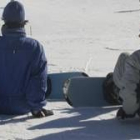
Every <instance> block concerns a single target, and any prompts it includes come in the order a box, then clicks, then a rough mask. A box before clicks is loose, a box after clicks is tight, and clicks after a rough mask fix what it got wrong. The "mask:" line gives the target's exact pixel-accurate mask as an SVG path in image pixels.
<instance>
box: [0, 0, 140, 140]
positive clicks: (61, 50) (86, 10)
mask: <svg viewBox="0 0 140 140" xmlns="http://www.w3.org/2000/svg"><path fill="white" fill-rule="evenodd" d="M8 1H9V0H0V16H1V14H2V10H3V7H4V6H5V5H6V3H7V2H8ZM19 1H20V2H22V3H23V4H24V5H25V9H26V18H27V19H29V21H30V22H29V24H27V26H26V32H27V35H28V36H30V37H32V38H35V39H37V40H39V41H40V42H41V43H42V45H43V46H44V49H45V53H46V56H47V59H48V64H49V73H53V72H69V71H85V72H87V73H88V74H89V75H90V76H105V75H106V74H107V73H108V72H110V71H113V68H114V65H115V63H116V61H117V58H118V55H119V54H120V53H121V52H124V51H127V52H129V53H132V52H133V51H135V50H137V49H139V48H140V39H139V38H138V35H139V33H140V32H139V29H140V3H139V1H138V0H19ZM0 25H2V21H1V22H0ZM46 107H47V108H49V109H53V110H54V113H55V115H54V116H50V117H46V118H43V119H32V117H31V114H28V115H24V116H5V115H0V139H1V140H27V139H35V140H66V139H67V140H77V139H80V140H132V139H133V140H134V139H140V120H139V118H138V117H137V118H135V119H134V120H125V121H119V120H116V118H115V114H116V111H117V109H118V107H112V106H110V107H103V108H99V107H95V108H94V107H93V108H86V107H85V108H72V107H70V106H69V105H68V104H67V103H66V102H65V101H52V100H50V101H48V104H47V106H46Z"/></svg>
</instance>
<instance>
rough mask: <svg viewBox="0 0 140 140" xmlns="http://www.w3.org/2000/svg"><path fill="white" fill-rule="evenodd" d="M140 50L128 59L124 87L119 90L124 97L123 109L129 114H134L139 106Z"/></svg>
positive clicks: (123, 80) (123, 81)
mask: <svg viewBox="0 0 140 140" xmlns="http://www.w3.org/2000/svg"><path fill="white" fill-rule="evenodd" d="M139 56H140V52H139V51H137V52H136V53H133V54H132V55H131V56H130V58H129V59H128V60H127V61H126V64H125V72H124V75H123V78H122V83H123V87H122V89H121V90H120V92H119V95H120V97H121V98H122V99H123V110H124V112H125V113H126V114H128V115H133V114H135V113H136V111H137V110H138V108H139V103H138V99H137V92H136V89H137V85H138V83H139V80H140V73H139V72H140V57H139Z"/></svg>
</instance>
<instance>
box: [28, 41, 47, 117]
mask: <svg viewBox="0 0 140 140" xmlns="http://www.w3.org/2000/svg"><path fill="white" fill-rule="evenodd" d="M46 90H47V60H46V57H45V53H44V50H43V47H42V46H41V45H40V44H39V43H38V44H37V47H36V48H35V50H34V52H33V56H32V60H31V65H30V79H29V83H28V87H27V89H26V98H27V102H28V104H29V106H30V108H31V112H32V114H33V115H35V114H37V115H38V117H39V114H42V111H43V110H42V108H43V106H45V105H46V102H47V101H46V99H45V93H46ZM43 112H44V111H43ZM45 116H46V115H45ZM40 117H41V116H40ZM42 117H43V116H42Z"/></svg>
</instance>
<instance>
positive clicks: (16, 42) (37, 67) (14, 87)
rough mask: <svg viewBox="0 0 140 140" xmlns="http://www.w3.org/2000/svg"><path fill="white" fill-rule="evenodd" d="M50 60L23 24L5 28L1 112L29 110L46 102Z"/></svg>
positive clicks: (0, 43) (0, 52)
mask: <svg viewBox="0 0 140 140" xmlns="http://www.w3.org/2000/svg"><path fill="white" fill-rule="evenodd" d="M46 90H47V60H46V57H45V54H44V50H43V47H42V45H41V44H40V43H39V42H38V41H36V40H34V39H31V38H27V37H26V34H25V31H24V29H23V28H21V29H14V30H13V29H6V28H4V27H3V28H2V36H1V37H0V114H25V113H28V112H30V111H31V110H39V109H41V108H42V107H43V106H45V105H46V99H45V93H46Z"/></svg>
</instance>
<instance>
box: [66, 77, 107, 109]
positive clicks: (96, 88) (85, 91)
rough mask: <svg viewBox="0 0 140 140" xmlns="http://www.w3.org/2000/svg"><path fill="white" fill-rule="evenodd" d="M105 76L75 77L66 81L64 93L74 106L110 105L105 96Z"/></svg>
mask: <svg viewBox="0 0 140 140" xmlns="http://www.w3.org/2000/svg"><path fill="white" fill-rule="evenodd" d="M104 80H105V77H75V78H71V79H68V80H66V81H65V83H64V86H63V93H64V96H65V99H66V101H67V102H68V103H69V104H70V105H71V106H73V107H90V106H92V107H93V106H94V107H100V106H108V105H109V104H108V103H107V102H106V101H105V99H104V96H103V88H102V87H103V86H102V85H103V82H104Z"/></svg>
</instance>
